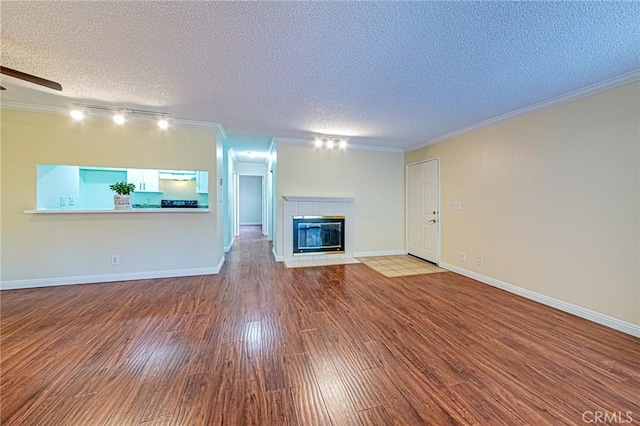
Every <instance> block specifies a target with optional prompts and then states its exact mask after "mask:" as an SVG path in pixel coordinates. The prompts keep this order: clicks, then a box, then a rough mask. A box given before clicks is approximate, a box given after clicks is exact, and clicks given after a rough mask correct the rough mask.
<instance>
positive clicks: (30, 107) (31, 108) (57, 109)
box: [0, 101, 227, 139]
mask: <svg viewBox="0 0 640 426" xmlns="http://www.w3.org/2000/svg"><path fill="white" fill-rule="evenodd" d="M0 107H1V108H3V109H12V110H17V111H27V112H40V113H45V114H58V115H67V114H69V108H70V107H64V106H52V105H36V104H26V103H22V102H13V101H0ZM111 115H112V111H107V110H105V111H100V110H91V117H100V118H110V117H111ZM157 118H158V117H150V116H144V115H130V116H129V117H127V119H128V120H130V121H141V122H150V121H156V119H157ZM171 123H173V124H177V125H181V126H191V127H204V128H208V129H215V130H216V131H217V132H218V137H220V138H222V139H226V138H227V132H226V131H225V130H224V127H223V125H222V124H221V123H212V122H209V121H196V120H183V119H176V118H171Z"/></svg>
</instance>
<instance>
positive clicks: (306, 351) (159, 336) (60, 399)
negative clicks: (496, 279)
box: [0, 228, 640, 426]
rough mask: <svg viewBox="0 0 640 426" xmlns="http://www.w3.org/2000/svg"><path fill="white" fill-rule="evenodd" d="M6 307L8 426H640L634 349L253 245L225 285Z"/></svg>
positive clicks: (478, 298) (551, 314)
mask: <svg viewBox="0 0 640 426" xmlns="http://www.w3.org/2000/svg"><path fill="white" fill-rule="evenodd" d="M0 297H1V319H2V323H1V326H2V329H1V334H2V335H1V345H2V346H1V350H2V351H1V352H2V353H1V358H2V359H1V388H0V391H1V417H0V423H1V424H2V425H7V426H8V425H137V424H142V425H154V426H155V425H196V426H197V425H219V424H224V425H251V424H253V425H330V424H333V425H352V424H354V425H359V424H363V425H390V424H398V425H426V424H430V425H446V424H473V425H488V424H508V425H515V424H532V425H538V424H552V425H557V424H584V423H585V420H587V421H588V420H591V422H590V423H596V422H594V421H593V420H594V419H595V417H594V416H595V415H596V414H597V412H601V413H605V412H606V413H607V414H608V417H606V418H605V417H604V415H603V414H602V415H601V416H600V417H599V418H600V419H601V420H604V419H607V420H608V422H609V423H615V422H614V421H613V420H612V419H614V415H615V419H614V420H629V419H631V420H633V422H635V423H636V424H638V423H639V422H640V404H639V398H638V395H639V393H640V366H639V361H640V340H638V339H636V338H633V337H630V336H627V335H624V334H622V333H618V332H616V331H613V330H610V329H607V328H605V327H602V326H599V325H596V324H593V323H590V322H588V321H586V320H582V319H579V318H577V317H573V316H571V315H568V314H565V313H562V312H559V311H556V310H553V309H551V308H548V307H545V306H542V305H539V304H536V303H534V302H531V301H528V300H525V299H522V298H519V297H516V296H514V295H511V294H509V293H506V292H503V291H501V290H498V289H495V288H492V287H489V286H487V285H484V284H480V283H477V282H475V281H473V280H471V279H468V278H465V277H462V276H460V275H456V274H454V273H450V272H444V273H435V274H429V275H418V276H409V277H401V278H387V277H384V276H382V275H380V274H378V273H376V272H375V271H373V270H372V269H370V268H368V267H367V266H365V265H361V264H356V265H343V266H330V267H320V268H301V269H285V268H283V267H282V265H281V264H277V263H275V262H273V260H272V255H271V253H270V247H269V244H268V243H267V242H266V241H265V240H264V239H263V238H262V237H261V236H260V235H259V232H256V230H255V228H254V229H248V230H245V231H244V233H243V234H242V236H241V237H240V238H239V239H238V240H237V241H236V245H235V246H234V249H233V251H232V252H231V253H230V254H229V255H228V257H227V262H226V263H225V266H224V267H223V270H222V272H221V274H220V275H215V276H199V277H187V278H171V279H157V280H143V281H132V282H122V283H109V284H87V285H78V286H66V287H50V288H42V289H28V290H27V289H25V290H15V291H4V292H2V293H1V294H0ZM585 413H586V414H585ZM629 413H630V414H629ZM583 416H586V417H584V418H583ZM603 423H604V422H600V423H599V424H603Z"/></svg>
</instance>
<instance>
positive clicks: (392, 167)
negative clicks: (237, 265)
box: [275, 141, 405, 257]
mask: <svg viewBox="0 0 640 426" xmlns="http://www.w3.org/2000/svg"><path fill="white" fill-rule="evenodd" d="M277 164H278V165H277V176H276V179H277V182H276V200H275V201H276V203H277V204H276V209H277V215H276V253H277V256H278V257H280V256H283V253H282V250H283V244H282V239H283V230H282V228H283V214H282V211H283V206H284V202H283V198H282V197H283V196H285V195H290V196H317V197H355V201H354V221H355V223H354V227H355V236H354V240H355V248H354V251H355V255H356V256H357V255H366V254H381V253H390V252H394V253H404V251H405V247H404V191H403V189H402V188H403V187H404V162H403V154H401V153H387V152H373V151H360V150H353V149H347V150H344V151H343V150H327V149H318V148H316V147H314V146H313V144H312V141H310V142H309V144H308V145H297V144H296V145H294V144H285V143H278V145H277Z"/></svg>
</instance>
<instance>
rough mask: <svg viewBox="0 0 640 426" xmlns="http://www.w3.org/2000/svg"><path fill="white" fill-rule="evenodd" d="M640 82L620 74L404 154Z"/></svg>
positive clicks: (633, 74) (636, 74)
mask: <svg viewBox="0 0 640 426" xmlns="http://www.w3.org/2000/svg"><path fill="white" fill-rule="evenodd" d="M638 80H640V69H636V70H633V71H630V72H628V73H625V74H621V75H619V76H617V77H613V78H610V79H607V80H603V81H601V82H599V83H596V84H592V85H590V86H586V87H583V88H581V89H578V90H574V91H572V92H569V93H565V94H564V95H560V96H557V97H555V98H551V99H548V100H546V101H542V102H538V103H537V104H533V105H530V106H528V107H524V108H520V109H517V110H515V111H512V112H509V113H506V114H503V115H500V116H498V117H494V118H490V119H489V120H485V121H481V122H480V123H477V124H473V125H471V126H467V127H464V128H462V129H459V130H455V131H453V132H451V133H447V134H444V135H441V136H438V137H436V138H434V139H430V140H429V141H427V142H424V143H421V144H418V145H414V146H412V147H409V148H407V149H405V152H411V151H415V150H416V149H420V148H424V147H425V146H429V145H433V144H436V143H438V142H442V141H445V140H447V139H451V138H454V137H456V136H460V135H462V134H465V133H469V132H471V131H472V130H476V129H479V128H481V127H485V126H489V125H491V124H495V123H499V122H501V121H505V120H508V119H510V118H514V117H519V116H521V115H526V114H531V113H534V112H538V111H542V110H545V109H548V108H552V107H555V106H557V105H560V104H564V103H566V102H571V101H575V100H578V99H580V98H584V97H587V96H590V95H594V94H596V93H598V92H603V91H605V90H609V89H613V88H615V87H618V86H622V85H624V84H627V83H633V82H634V81H638Z"/></svg>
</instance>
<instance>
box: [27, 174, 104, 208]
mask: <svg viewBox="0 0 640 426" xmlns="http://www.w3.org/2000/svg"><path fill="white" fill-rule="evenodd" d="M37 174H38V178H37V179H38V191H37V206H38V208H39V209H68V208H76V209H77V208H78V206H79V205H80V203H81V201H82V200H81V198H80V171H79V167H78V166H60V165H55V164H39V165H38V167H37ZM61 197H62V198H63V199H64V204H65V205H64V206H61V205H60V198H61ZM69 197H72V198H73V204H74V205H73V206H69ZM111 199H112V200H113V197H111Z"/></svg>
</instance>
